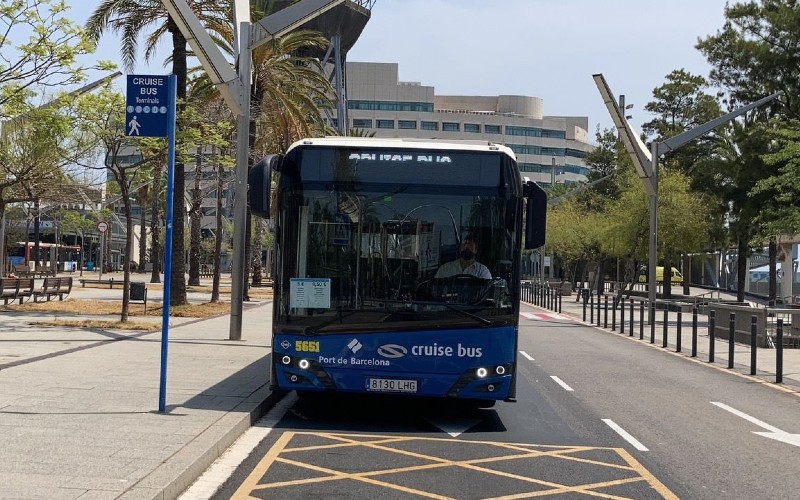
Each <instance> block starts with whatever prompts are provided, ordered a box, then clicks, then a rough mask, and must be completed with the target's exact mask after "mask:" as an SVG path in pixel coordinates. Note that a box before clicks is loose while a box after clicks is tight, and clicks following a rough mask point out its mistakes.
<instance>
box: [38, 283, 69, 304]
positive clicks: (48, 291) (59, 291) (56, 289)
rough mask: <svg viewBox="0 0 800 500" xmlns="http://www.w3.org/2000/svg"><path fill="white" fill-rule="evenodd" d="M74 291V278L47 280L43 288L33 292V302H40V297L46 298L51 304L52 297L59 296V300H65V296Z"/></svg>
mask: <svg viewBox="0 0 800 500" xmlns="http://www.w3.org/2000/svg"><path fill="white" fill-rule="evenodd" d="M71 291H72V278H71V277H69V278H45V279H44V283H43V284H42V288H39V289H37V290H34V291H33V301H34V302H38V300H39V298H40V297H44V298H46V300H47V301H48V302H49V301H50V298H51V297H55V296H58V300H64V296H66V295H69V293H70V292H71Z"/></svg>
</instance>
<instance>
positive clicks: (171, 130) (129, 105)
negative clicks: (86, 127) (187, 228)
mask: <svg viewBox="0 0 800 500" xmlns="http://www.w3.org/2000/svg"><path fill="white" fill-rule="evenodd" d="M177 89H178V77H177V76H175V75H166V76H165V75H128V93H127V95H126V97H125V135H126V136H128V137H166V139H167V206H166V209H165V212H166V214H165V217H166V221H165V223H166V226H167V227H166V235H165V237H164V304H163V309H162V311H163V315H162V318H161V376H160V381H159V389H158V411H159V413H164V412H165V411H166V399H167V347H168V346H169V301H170V296H169V294H170V288H171V285H172V283H171V281H172V280H171V276H172V199H173V197H174V191H175V179H174V171H175V114H176V111H175V108H176V105H177V102H176V101H177V95H176V94H177ZM180 194H181V196H182V195H183V193H180Z"/></svg>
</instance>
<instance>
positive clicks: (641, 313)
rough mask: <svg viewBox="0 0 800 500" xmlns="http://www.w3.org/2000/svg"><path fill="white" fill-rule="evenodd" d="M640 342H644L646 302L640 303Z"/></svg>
mask: <svg viewBox="0 0 800 500" xmlns="http://www.w3.org/2000/svg"><path fill="white" fill-rule="evenodd" d="M639 340H644V301H639Z"/></svg>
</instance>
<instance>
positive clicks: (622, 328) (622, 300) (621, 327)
mask: <svg viewBox="0 0 800 500" xmlns="http://www.w3.org/2000/svg"><path fill="white" fill-rule="evenodd" d="M619 303H620V308H619V333H625V297H620V298H619Z"/></svg>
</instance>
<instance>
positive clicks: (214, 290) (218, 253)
mask: <svg viewBox="0 0 800 500" xmlns="http://www.w3.org/2000/svg"><path fill="white" fill-rule="evenodd" d="M212 151H213V150H212ZM214 152H215V151H214ZM215 157H216V156H215ZM224 175H225V170H224V169H223V167H222V162H221V161H220V160H219V158H217V214H216V220H215V225H216V228H215V235H216V240H215V241H214V282H213V284H212V286H211V302H219V275H220V272H221V271H222V269H220V267H221V265H222V262H221V261H222V238H223V234H222V190H223V188H224V186H225V183H224Z"/></svg>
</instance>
